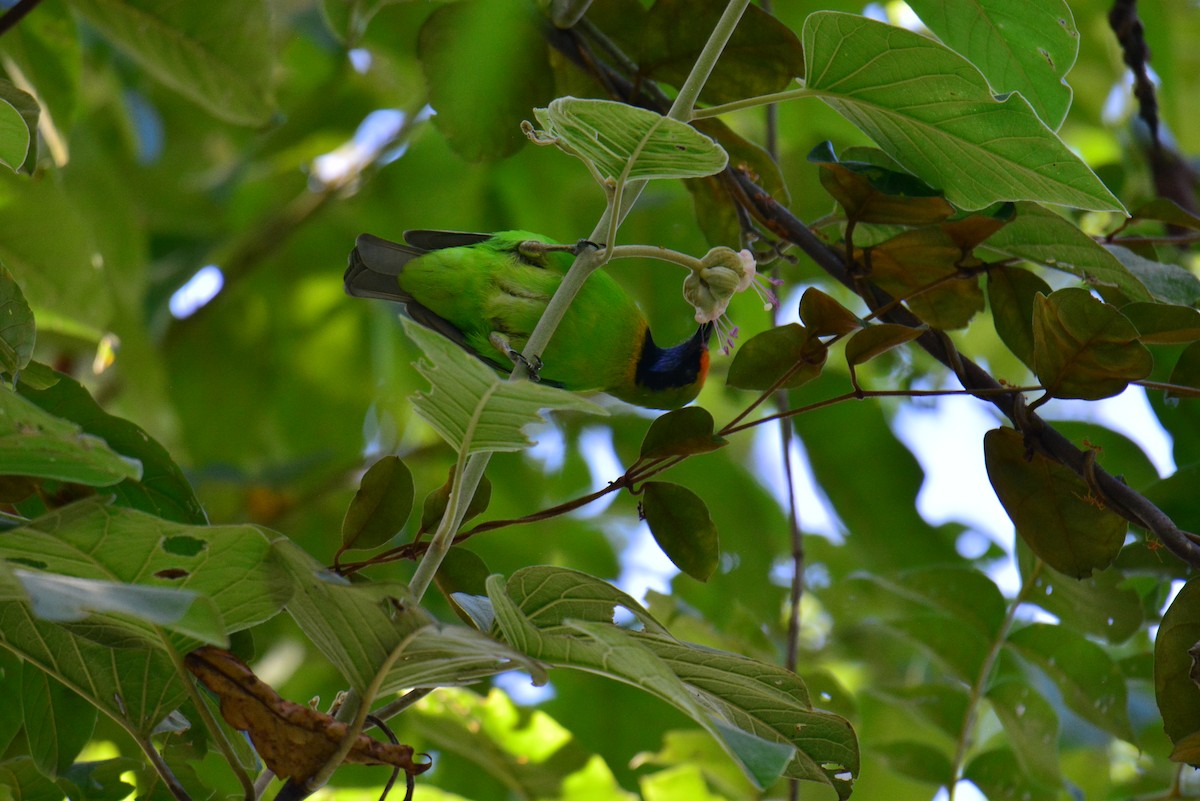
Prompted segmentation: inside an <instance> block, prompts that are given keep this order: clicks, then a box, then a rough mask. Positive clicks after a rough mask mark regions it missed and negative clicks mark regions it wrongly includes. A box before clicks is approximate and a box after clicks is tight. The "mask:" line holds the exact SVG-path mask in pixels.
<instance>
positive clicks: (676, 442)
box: [638, 406, 728, 459]
mask: <svg viewBox="0 0 1200 801" xmlns="http://www.w3.org/2000/svg"><path fill="white" fill-rule="evenodd" d="M714 425H715V424H714V423H713V417H712V414H711V413H710V412H709V411H708V410H707V409H705V408H704V407H702V406H687V407H685V408H683V409H675V410H674V411H670V412H667V413H666V414H663V415H660V416H659V417H657V418H655V420H654V422H652V423H651V424H650V429H649V430H648V431H647V432H646V436H645V437H644V438H643V439H642V449H641V452H640V453H639V454H638V458H640V459H662V458H665V457H668V456H691V455H693V454H697V453H708V452H709V451H715V450H716V449H717V448H722V447H724V446H725V445H726V444H727V443H728V440H726V439H725V438H724V437H719V436H717V435H716V434H714V433H713V427H714Z"/></svg>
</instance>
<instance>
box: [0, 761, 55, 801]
mask: <svg viewBox="0 0 1200 801" xmlns="http://www.w3.org/2000/svg"><path fill="white" fill-rule="evenodd" d="M6 790H7V791H8V793H9V798H12V799H14V800H15V801H62V799H63V797H64V793H63V791H62V788H60V787H59V786H58V785H56V784H55V783H54V782H52V781H50V779H49V778H47V777H46V776H45V775H43V774H42V772H41V771H39V770H38V769H37V764H36V763H34V761H33V759H32V758H30V757H27V756H19V757H14V758H12V759H6V760H4V761H3V762H0V793H3V792H4V791H6Z"/></svg>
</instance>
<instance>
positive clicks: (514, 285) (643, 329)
mask: <svg viewBox="0 0 1200 801" xmlns="http://www.w3.org/2000/svg"><path fill="white" fill-rule="evenodd" d="M404 239H405V241H406V243H407V244H400V243H397V242H389V241H387V240H385V239H380V238H379V237H376V236H371V235H370V234H362V235H361V236H359V237H358V239H357V241H356V242H355V248H354V250H353V251H351V253H350V265H349V267H347V269H346V276H345V280H346V292H347V293H348V294H350V295H354V296H356V297H366V298H383V299H384V300H390V301H395V302H397V303H402V304H404V306H405V310H406V312H407V313H408V316H409V317H411V318H412V319H413V320H415V321H417V322H418V323H420V324H421V325H424V326H426V327H427V328H430V329H432V330H434V331H437V332H438V333H440V334H442V335H443V336H445V337H447V338H448V339H450V340H452V341H454V342H455V343H457V344H458V345H460V346H461V347H462V348H464V349H465V350H466V351H467V352H468V353H471V354H473V355H474V356H477V357H478V358H480V359H482V360H483V361H484V362H486V363H488V364H489V365H491V366H492V367H494V368H496V369H497V370H500V371H502V372H507V370H508V369H509V368H510V367H511V365H512V363H513V362H514V361H517V360H520V359H521V356H520V351H521V350H522V349H523V348H524V347H525V342H526V340H528V339H529V335H530V333H531V332H532V331H533V327H534V326H535V325H536V324H537V321H538V319H539V318H541V316H542V312H543V311H545V310H546V304H547V302H549V300H550V297H551V295H553V294H554V292H555V290H557V289H558V286H559V284H560V283H562V279H563V276H564V275H566V272H567V269H568V268H569V267H570V266H571V262H572V260H573V258H574V256H573V252H572V251H573V248H571V247H570V246H563V245H558V244H557V243H555V242H554V241H553V240H550V239H548V238H546V237H544V236H540V235H538V234H531V233H529V232H528V231H502V232H499V233H495V234H470V233H459V232H455V231H406V232H405V234H404ZM547 246H549V247H547ZM712 331H713V325H712V323H704V324H703V325H701V326H699V328H697V329H696V333H695V334H693V335H692V336H691V337H689V338H688V339H687V340H685V341H684V342H682V343H680V344H678V345H675V346H674V347H670V348H660V347H658V345H656V344H655V343H654V338H653V337H652V336H650V329H649V326H648V325H647V323H646V317H645V315H643V314H642V311H641V309H639V308H638V306H637V304H636V303H634V301H633V298H631V297H630V296H629V295H628V294H626V292H625V291H624V290H623V289H621V287H620V286H619V285H618V284H617V282H616V281H614V280H613V279H612V277H610V276H609V275H608V274H607V273H605V272H603V271H597V272H596V273H594V274H593V275H592V276H591V277H589V278H588V280H587V281H586V282H585V283H584V285H583V288H582V289H581V290H580V292H579V294H578V295H577V296H576V297H575V300H574V302H572V304H571V306H570V308H569V309H568V310H567V313H566V315H565V316H564V317H563V319H562V322H561V323H560V324H559V326H558V329H557V330H556V332H555V334H554V336H553V337H552V338H551V340H550V344H549V345H548V346H547V348H546V351H545V353H543V354H542V358H541V360H540V361H541V364H538V365H534V367H537V368H538V369H537V370H535V374H536V376H537V378H538V380H541V381H544V382H545V383H548V384H553V385H555V386H559V387H563V388H564V389H569V390H572V391H575V392H593V391H600V392H607V393H608V394H610V395H613V396H614V397H617V398H620V399H621V400H623V401H626V402H627V403H632V404H635V405H637V406H645V407H648V408H651V409H675V408H678V407H680V406H683V405H684V404H686V403H688V402H689V401H691V400H693V399H694V398H695V397H696V395H697V394H698V393H699V392H700V387H701V386H703V385H704V379H705V376H706V375H707V373H708V340H709V337H710V336H711V335H712Z"/></svg>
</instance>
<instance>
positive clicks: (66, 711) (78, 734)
mask: <svg viewBox="0 0 1200 801" xmlns="http://www.w3.org/2000/svg"><path fill="white" fill-rule="evenodd" d="M22 667H23V669H22V671H21V672H22V676H21V695H20V699H19V700H20V705H21V713H22V715H23V716H24V718H25V720H27V721H37V724H36V725H32V726H26V727H25V736H26V738H27V739H28V741H29V754H30V756H32V757H33V758H34V761H36V762H37V765H38V767H39V768H40V769H41V770H42V772H44V773H46V774H48V775H50V776H61V775H62V774H63V773H65V772H66V771H67V769H68V768H70V767H71V764H72V763H74V762H75V759H76V758H77V757H78V756H79V752H80V751H81V750H83V747H84V746H85V745H87V743H88V740H90V739H91V738H92V731H93V729H95V727H96V707H94V706H92V705H91V704H89V703H88V702H87V701H86V700H85V699H84V698H82V697H80V696H79V695H78V694H77V693H74V692H72V691H71V690H70V689H68V688H67V687H64V686H63V685H62V683H61V682H59V681H57V680H55V679H54V678H52V677H51V676H49V675H48V674H46V673H44V672H42V671H41V670H39V669H38V668H36V667H35V666H33V665H31V664H29V663H28V662H26V663H25V664H24V665H23V666H22ZM13 700H14V701H15V700H17V699H13Z"/></svg>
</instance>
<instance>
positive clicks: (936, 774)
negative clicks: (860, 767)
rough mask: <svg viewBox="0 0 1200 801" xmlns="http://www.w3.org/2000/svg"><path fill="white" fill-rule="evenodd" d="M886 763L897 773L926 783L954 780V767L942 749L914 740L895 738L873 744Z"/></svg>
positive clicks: (941, 782)
mask: <svg viewBox="0 0 1200 801" xmlns="http://www.w3.org/2000/svg"><path fill="white" fill-rule="evenodd" d="M871 750H872V751H873V752H875V753H877V754H878V755H879V756H880V757H881V758H882V759H883V762H884V764H886V765H887V766H888V767H889V768H891V769H892V770H894V771H896V772H897V773H899V774H901V775H903V776H907V777H909V778H910V779H916V780H917V781H919V782H925V783H926V784H937V785H949V784H952V783H953V782H954V767H953V766H952V765H951V764H950V759H949V758H948V757H947V756H946V755H945V754H944V753H942V751H941V750H940V749H937V748H934V747H933V746H931V745H927V744H925V743H919V742H915V741H913V740H893V741H891V742H887V743H879V744H878V745H875V746H872V747H871Z"/></svg>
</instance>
